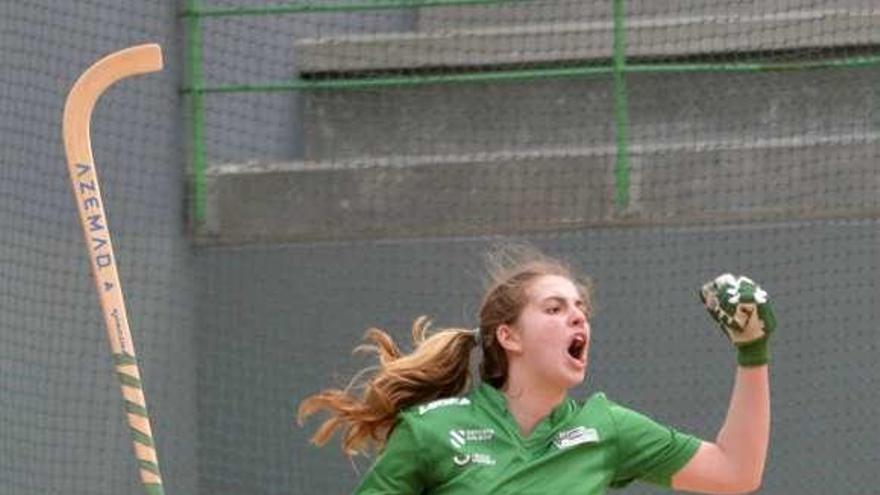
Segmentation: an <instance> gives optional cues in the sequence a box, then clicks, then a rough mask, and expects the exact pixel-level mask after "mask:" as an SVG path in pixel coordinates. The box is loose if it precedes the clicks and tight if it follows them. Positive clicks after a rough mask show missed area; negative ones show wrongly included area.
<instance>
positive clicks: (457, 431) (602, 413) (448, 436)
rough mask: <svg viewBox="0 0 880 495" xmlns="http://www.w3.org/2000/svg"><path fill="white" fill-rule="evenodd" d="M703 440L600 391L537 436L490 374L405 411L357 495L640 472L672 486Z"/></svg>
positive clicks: (549, 488) (592, 494)
mask: <svg viewBox="0 0 880 495" xmlns="http://www.w3.org/2000/svg"><path fill="white" fill-rule="evenodd" d="M699 445H700V441H699V440H698V439H696V438H694V437H692V436H690V435H685V434H682V433H680V432H678V431H676V430H674V429H672V428H669V427H666V426H662V425H660V424H658V423H656V422H654V421H653V420H651V419H650V418H648V417H646V416H643V415H641V414H639V413H637V412H635V411H632V410H630V409H627V408H624V407H622V406H619V405H617V404H615V403H613V402H612V401H610V400H608V399H607V398H606V397H605V395H604V394H601V393H598V394H594V395H593V396H592V397H590V398H589V399H588V400H587V401H586V402H583V403H581V402H578V401H575V400H573V399H566V400H565V401H563V403H562V404H560V405H559V406H557V407H556V408H555V409H554V410H553V411H552V412H551V413H550V414H549V415H548V416H547V417H546V418H544V419H543V420H542V421H541V422H540V423H538V424H537V425H536V426H535V428H534V429H533V431H532V433H531V434H530V435H529V436H528V437H523V435H522V434H521V433H520V431H519V426H518V425H517V423H516V421H515V420H514V418H513V416H512V415H511V414H510V413H509V411H508V409H507V401H506V399H505V397H504V395H503V394H502V393H501V392H500V391H498V390H496V389H495V388H493V387H491V386H489V385H486V384H483V385H481V386H479V387H478V388H476V389H475V390H474V391H473V392H471V393H470V394H469V395H468V396H466V397H452V398H448V399H441V400H438V401H434V402H430V403H427V404H423V405H419V406H414V407H412V408H409V409H407V410H406V411H404V412H402V413H401V414H400V415H399V417H398V421H397V424H396V425H395V427H394V430H393V431H392V432H391V435H390V436H389V438H388V441H387V442H386V444H385V449H384V450H383V451H382V453H381V454H380V456H379V458H378V459H377V460H376V462H375V463H374V464H373V466H372V468H370V470H369V472H367V474H366V475H365V477H364V479H363V480H362V482H361V484H360V486H359V487H358V489H357V490H356V492H355V493H356V494H358V495H373V494H382V495H420V494H430V495H449V494H468V495H474V494H490V493H491V494H519V495H530V494H542V495H543V494H557V493H558V494H565V495H578V494H582V495H597V494H601V493H604V492H605V490H606V488H607V487H609V486H611V487H619V486H623V485H625V484H627V483H629V482H631V481H633V480H635V479H641V480H645V481H649V482H652V483H657V484H661V485H666V486H668V485H669V483H670V479H671V477H672V475H673V474H675V473H676V472H677V471H678V470H679V469H681V468H682V467H683V466H684V465H685V464H686V463H687V462H688V461H689V460H690V459H691V457H693V455H694V454H695V453H696V451H697V448H698V447H699Z"/></svg>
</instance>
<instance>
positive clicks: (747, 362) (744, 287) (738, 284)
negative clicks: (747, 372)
mask: <svg viewBox="0 0 880 495" xmlns="http://www.w3.org/2000/svg"><path fill="white" fill-rule="evenodd" d="M700 299H702V300H703V304H705V305H706V310H707V311H709V316H711V317H712V319H714V320H715V321H716V322H717V323H718V324H719V325H720V326H721V331H722V332H723V333H724V335H726V336H727V338H729V339H730V341H731V342H733V344H734V345H735V346H736V349H737V356H736V361H737V363H739V365H740V366H761V365H763V364H767V363H768V362H769V361H770V348H769V338H770V334H772V333H773V330H775V329H776V317H775V316H774V315H773V308H771V307H770V298H769V297H768V296H767V292H765V291H764V289H762V288H761V287H759V286H758V284H756V283H755V282H754V281H753V280H751V279H750V278H748V277H734V276H733V275H731V274H729V273H725V274H723V275H719V276H718V277H716V278H715V280H712V281H709V282H707V283H706V284H705V285H703V287H702V288H701V289H700Z"/></svg>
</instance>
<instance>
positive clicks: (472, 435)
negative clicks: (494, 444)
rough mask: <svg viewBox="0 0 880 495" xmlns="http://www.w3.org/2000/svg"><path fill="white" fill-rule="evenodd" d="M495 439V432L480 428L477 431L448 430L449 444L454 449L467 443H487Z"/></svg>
mask: <svg viewBox="0 0 880 495" xmlns="http://www.w3.org/2000/svg"><path fill="white" fill-rule="evenodd" d="M494 437H495V430H493V429H492V428H482V429H477V430H449V443H451V444H452V446H453V447H455V448H456V449H460V448H462V447H464V445H465V444H466V443H468V442H487V441H489V440H492V438H494Z"/></svg>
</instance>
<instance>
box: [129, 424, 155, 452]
mask: <svg viewBox="0 0 880 495" xmlns="http://www.w3.org/2000/svg"><path fill="white" fill-rule="evenodd" d="M131 436H132V438H134V441H135V442H137V443H139V444H141V445H143V446H145V447H153V446H154V445H153V439H152V438H151V437H150V436H149V435H147V434H146V433H144V432H142V431H140V430H138V429H137V428H131Z"/></svg>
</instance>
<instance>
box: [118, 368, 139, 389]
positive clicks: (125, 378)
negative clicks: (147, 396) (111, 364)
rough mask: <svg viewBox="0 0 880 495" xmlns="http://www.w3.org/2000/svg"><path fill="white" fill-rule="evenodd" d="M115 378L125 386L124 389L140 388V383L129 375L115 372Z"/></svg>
mask: <svg viewBox="0 0 880 495" xmlns="http://www.w3.org/2000/svg"><path fill="white" fill-rule="evenodd" d="M116 377H117V378H119V381H120V383H122V384H123V385H125V386H126V387H132V388H137V389H140V388H141V381H140V380H138V379H137V378H135V377H133V376H131V375H129V374H128V373H123V372H121V371H118V372H116Z"/></svg>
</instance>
